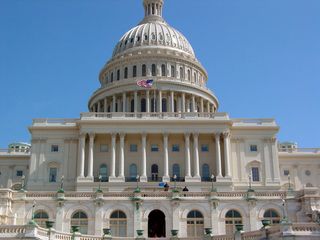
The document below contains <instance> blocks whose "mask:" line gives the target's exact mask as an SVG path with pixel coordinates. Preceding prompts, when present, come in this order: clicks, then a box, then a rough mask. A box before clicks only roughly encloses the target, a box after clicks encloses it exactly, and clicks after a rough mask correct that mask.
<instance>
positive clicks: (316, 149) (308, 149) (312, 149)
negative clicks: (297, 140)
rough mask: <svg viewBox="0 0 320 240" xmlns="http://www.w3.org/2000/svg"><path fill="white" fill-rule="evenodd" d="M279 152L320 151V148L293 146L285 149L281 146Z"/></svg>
mask: <svg viewBox="0 0 320 240" xmlns="http://www.w3.org/2000/svg"><path fill="white" fill-rule="evenodd" d="M279 152H286V153H320V148H292V149H288V148H286V149H283V148H281V147H279Z"/></svg>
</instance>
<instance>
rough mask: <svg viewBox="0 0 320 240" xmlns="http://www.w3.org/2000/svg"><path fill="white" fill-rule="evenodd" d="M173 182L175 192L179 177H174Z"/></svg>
mask: <svg viewBox="0 0 320 240" xmlns="http://www.w3.org/2000/svg"><path fill="white" fill-rule="evenodd" d="M173 181H174V190H176V188H177V175H174V176H173Z"/></svg>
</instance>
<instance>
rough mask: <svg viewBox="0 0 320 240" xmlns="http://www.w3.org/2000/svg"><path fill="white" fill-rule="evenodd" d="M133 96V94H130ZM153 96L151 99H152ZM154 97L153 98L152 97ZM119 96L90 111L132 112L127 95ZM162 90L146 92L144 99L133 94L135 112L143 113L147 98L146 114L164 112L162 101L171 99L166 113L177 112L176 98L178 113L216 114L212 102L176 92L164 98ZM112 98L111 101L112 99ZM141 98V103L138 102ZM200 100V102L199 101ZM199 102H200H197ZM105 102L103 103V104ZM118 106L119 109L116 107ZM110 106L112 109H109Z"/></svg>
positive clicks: (107, 99) (171, 92) (105, 99)
mask: <svg viewBox="0 0 320 240" xmlns="http://www.w3.org/2000/svg"><path fill="white" fill-rule="evenodd" d="M130 95H131V94H130ZM150 95H151V97H150ZM152 95H153V96H152ZM118 96H119V95H112V96H111V97H107V98H104V99H103V100H100V101H98V102H97V103H96V104H94V105H93V106H92V107H91V109H90V111H91V112H101V111H103V112H127V111H128V112H130V111H131V109H130V108H131V104H128V102H127V94H126V93H125V92H124V93H122V99H121V98H119V97H118ZM162 96H163V91H162V90H157V91H153V90H146V91H145V95H144V97H141V96H138V91H135V92H134V93H133V100H134V109H133V111H134V112H135V113H137V112H138V111H139V109H140V111H141V99H143V98H145V100H146V109H145V111H146V112H151V109H157V112H163V110H164V109H163V106H162V100H163V99H166V100H167V99H169V101H168V102H167V103H166V104H167V109H166V111H168V112H175V103H174V100H175V96H176V99H177V107H176V108H177V109H176V111H177V112H198V108H199V111H200V112H205V111H206V112H213V113H214V112H215V111H216V109H215V106H214V105H213V104H211V103H210V101H208V100H206V99H203V98H202V97H197V96H195V95H191V97H187V96H186V93H181V94H177V93H175V92H174V91H170V92H169V94H167V96H168V97H167V98H163V97H162ZM110 98H111V99H110ZM138 98H140V101H138ZM151 98H152V99H157V106H151V104H152V102H151ZM198 99H199V100H198ZM197 100H198V101H197ZM102 102H103V103H102ZM116 105H117V107H116ZM108 106H110V109H108Z"/></svg>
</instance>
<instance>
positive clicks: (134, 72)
mask: <svg viewBox="0 0 320 240" xmlns="http://www.w3.org/2000/svg"><path fill="white" fill-rule="evenodd" d="M136 76H137V66H133V68H132V77H136Z"/></svg>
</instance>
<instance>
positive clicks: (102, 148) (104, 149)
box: [100, 144, 109, 152]
mask: <svg viewBox="0 0 320 240" xmlns="http://www.w3.org/2000/svg"><path fill="white" fill-rule="evenodd" d="M108 151H109V147H108V145H107V144H100V152H108Z"/></svg>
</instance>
